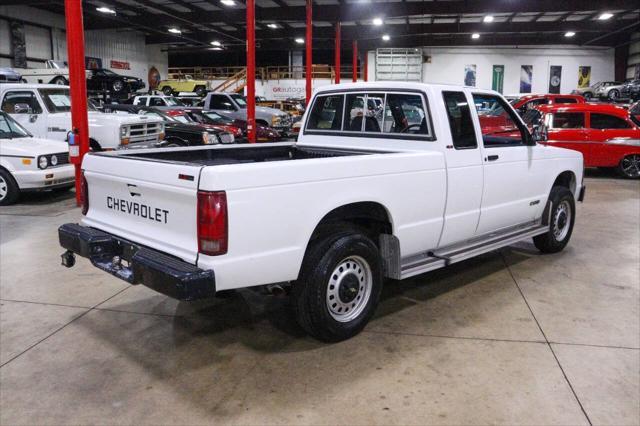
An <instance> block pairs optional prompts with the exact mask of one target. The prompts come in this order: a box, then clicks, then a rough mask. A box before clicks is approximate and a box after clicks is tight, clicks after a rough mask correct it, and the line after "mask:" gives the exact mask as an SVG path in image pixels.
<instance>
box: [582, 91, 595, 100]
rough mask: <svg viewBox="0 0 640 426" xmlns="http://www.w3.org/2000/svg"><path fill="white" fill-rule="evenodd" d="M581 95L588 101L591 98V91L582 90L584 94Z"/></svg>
mask: <svg viewBox="0 0 640 426" xmlns="http://www.w3.org/2000/svg"><path fill="white" fill-rule="evenodd" d="M582 96H584V98H585V99H586V100H587V101H588V100H590V99H591V98H593V93H591V92H584V94H583V95H582Z"/></svg>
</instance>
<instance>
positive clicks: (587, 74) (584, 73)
mask: <svg viewBox="0 0 640 426" xmlns="http://www.w3.org/2000/svg"><path fill="white" fill-rule="evenodd" d="M590 85H591V67H585V66H579V67H578V87H589V86H590Z"/></svg>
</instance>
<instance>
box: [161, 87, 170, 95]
mask: <svg viewBox="0 0 640 426" xmlns="http://www.w3.org/2000/svg"><path fill="white" fill-rule="evenodd" d="M162 93H164V95H165V96H171V95H173V89H172V88H171V87H169V86H164V87H163V88H162Z"/></svg>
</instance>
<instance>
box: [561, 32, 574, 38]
mask: <svg viewBox="0 0 640 426" xmlns="http://www.w3.org/2000/svg"><path fill="white" fill-rule="evenodd" d="M574 35H576V33H574V32H573V31H567V32H566V33H564V36H565V37H573V36H574Z"/></svg>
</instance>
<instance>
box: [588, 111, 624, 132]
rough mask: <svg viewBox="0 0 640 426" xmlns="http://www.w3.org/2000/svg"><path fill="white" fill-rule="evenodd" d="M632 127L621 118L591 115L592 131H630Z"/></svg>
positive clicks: (607, 115)
mask: <svg viewBox="0 0 640 426" xmlns="http://www.w3.org/2000/svg"><path fill="white" fill-rule="evenodd" d="M630 127H631V126H630V125H629V123H627V121H626V120H624V119H622V118H620V117H616V116H614V115H609V114H594V113H591V128H592V129H628V128H630Z"/></svg>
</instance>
